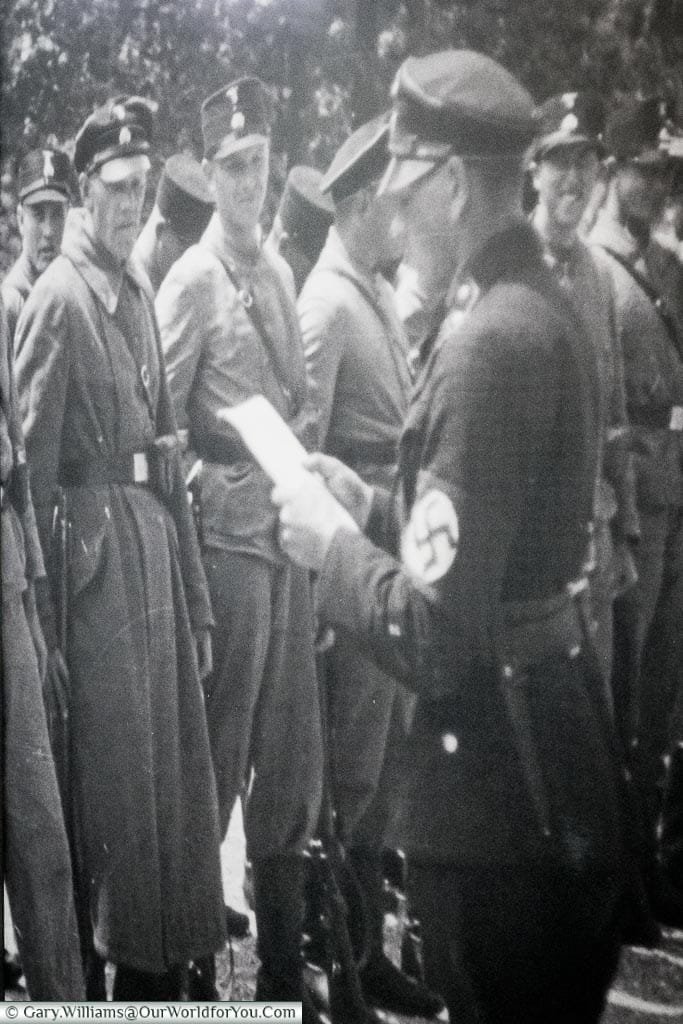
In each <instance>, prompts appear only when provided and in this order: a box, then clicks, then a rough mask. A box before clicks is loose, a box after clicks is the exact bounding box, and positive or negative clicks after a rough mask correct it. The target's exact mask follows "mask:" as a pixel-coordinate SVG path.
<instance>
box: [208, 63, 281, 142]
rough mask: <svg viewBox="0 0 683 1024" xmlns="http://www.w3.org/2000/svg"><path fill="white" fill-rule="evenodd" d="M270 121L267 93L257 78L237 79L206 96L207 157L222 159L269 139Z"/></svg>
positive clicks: (270, 113) (269, 105)
mask: <svg viewBox="0 0 683 1024" xmlns="http://www.w3.org/2000/svg"><path fill="white" fill-rule="evenodd" d="M271 121H272V112H271V104H270V99H269V96H268V93H267V91H266V88H265V86H264V84H263V82H262V81H261V80H260V78H256V77H255V76H249V75H248V76H245V77H243V78H237V79H235V81H234V82H231V83H230V84H229V85H226V86H223V88H221V89H218V90H217V91H216V92H214V93H212V94H211V96H208V97H207V98H206V99H205V100H204V102H203V103H202V106H201V126H202V137H203V140H204V157H205V159H206V160H222V159H223V158H224V157H226V156H229V154H230V153H234V152H237V151H238V150H240V149H246V148H247V147H248V146H251V145H255V144H256V143H259V142H266V141H267V140H268V139H269V138H270V127H271Z"/></svg>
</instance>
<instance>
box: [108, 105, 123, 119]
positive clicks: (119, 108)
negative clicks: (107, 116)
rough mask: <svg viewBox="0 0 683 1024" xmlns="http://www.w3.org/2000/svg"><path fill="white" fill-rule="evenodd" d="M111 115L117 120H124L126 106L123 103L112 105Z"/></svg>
mask: <svg viewBox="0 0 683 1024" xmlns="http://www.w3.org/2000/svg"><path fill="white" fill-rule="evenodd" d="M111 115H112V117H115V118H116V120H117V121H123V120H124V119H125V117H126V108H125V107H124V106H123V105H122V104H121V103H117V104H116V106H115V107H112V111H111Z"/></svg>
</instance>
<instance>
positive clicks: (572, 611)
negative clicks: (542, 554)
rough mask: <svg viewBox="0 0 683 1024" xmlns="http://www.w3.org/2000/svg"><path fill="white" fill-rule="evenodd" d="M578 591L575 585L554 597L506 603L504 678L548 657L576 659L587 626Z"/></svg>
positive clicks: (502, 638)
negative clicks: (579, 607) (578, 598)
mask: <svg viewBox="0 0 683 1024" xmlns="http://www.w3.org/2000/svg"><path fill="white" fill-rule="evenodd" d="M577 592H580V588H579V587H578V585H571V588H570V587H568V588H567V590H566V591H564V592H563V593H561V594H557V595H556V596H553V597H549V598H543V599H540V600H531V601H510V602H506V603H505V604H504V605H503V606H502V609H501V624H500V630H499V636H498V654H499V657H500V659H501V661H502V664H503V676H504V677H510V676H511V675H512V674H513V673H514V671H515V669H519V668H524V667H527V666H530V665H534V664H538V663H539V662H542V661H544V660H545V659H546V658H551V657H565V658H566V657H569V658H575V657H576V656H577V655H578V654H580V653H581V649H582V646H583V629H582V623H581V616H580V612H579V609H578V608H577V605H576V601H575V594H576V593H577ZM506 670H507V671H506Z"/></svg>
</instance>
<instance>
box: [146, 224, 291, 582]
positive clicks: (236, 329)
mask: <svg viewBox="0 0 683 1024" xmlns="http://www.w3.org/2000/svg"><path fill="white" fill-rule="evenodd" d="M226 266H228V267H229V268H230V272H231V274H232V275H233V276H234V278H235V280H236V281H237V282H239V284H240V287H239V288H238V287H236V286H235V284H234V283H233V281H232V280H231V278H230V276H229V275H228V272H227V271H226ZM250 299H251V300H252V301H253V305H254V307H255V309H256V310H257V317H258V321H259V324H260V327H259V328H258V329H257V327H256V326H255V320H254V316H253V310H252V311H250V309H249V308H247V306H246V305H245V302H246V303H249V300H250ZM156 311H157V317H158V321H159V328H160V331H161V338H162V343H163V347H164V353H165V357H166V369H167V372H168V381H169V386H170V389H171V395H172V397H173V403H174V406H175V412H176V417H177V420H178V426H179V428H180V429H189V432H190V446H191V447H192V448H193V450H194V451H195V452H196V453H197V455H199V456H200V457H203V458H204V469H203V473H202V522H203V531H204V540H205V543H206V544H207V545H208V546H213V547H217V548H222V549H223V550H233V551H242V552H244V553H247V554H255V555H260V556H261V557H264V558H267V559H268V560H270V561H275V562H279V561H281V560H282V558H283V556H282V554H281V552H280V550H279V547H278V545H277V539H276V529H275V526H276V521H277V513H276V510H275V508H274V506H273V505H272V503H271V501H270V492H271V489H272V484H271V483H270V481H269V480H268V478H267V477H266V475H265V473H264V472H263V471H262V470H261V469H259V468H258V466H256V464H255V463H254V462H253V461H252V460H251V459H249V458H248V457H247V456H246V453H244V454H242V455H238V456H237V457H236V458H235V459H231V460H230V462H229V464H222V463H219V462H217V461H213V460H212V459H211V458H210V457H209V458H206V457H204V455H203V450H202V449H203V446H204V445H206V444H207V443H208V441H209V440H210V439H213V438H218V439H220V440H224V441H226V442H230V443H233V442H234V441H235V434H234V432H233V431H232V429H231V428H230V426H229V425H228V424H227V423H224V422H222V421H221V420H220V419H219V418H218V415H217V414H218V413H219V411H220V410H221V409H223V408H224V407H225V406H232V405H236V404H238V403H239V402H242V401H244V400H245V399H246V398H249V397H251V396H252V395H257V394H261V395H265V397H266V398H267V399H268V400H269V402H270V403H271V405H273V406H274V407H275V409H276V410H277V411H278V412H279V413H280V415H281V416H282V417H283V418H284V419H285V420H286V421H287V422H288V423H289V424H290V425H292V426H294V428H295V430H297V429H298V425H299V422H300V421H299V420H298V417H300V416H302V413H303V409H304V402H305V397H306V371H305V366H304V356H303V348H302V345H301V335H300V332H299V324H298V319H297V315H296V305H295V292H294V281H293V277H292V272H291V270H290V268H289V267H288V265H287V263H286V261H285V260H284V259H283V258H282V257H280V256H278V255H277V254H275V253H272V252H270V251H268V252H267V251H266V250H265V249H264V248H261V249H259V251H258V253H257V254H256V256H255V257H253V258H248V257H245V256H244V255H240V253H239V252H237V250H236V249H235V247H234V245H232V244H231V242H230V239H229V238H228V237H227V236H226V235H225V233H224V231H223V228H222V226H221V222H220V219H219V217H218V215H217V214H216V215H214V217H213V218H212V220H211V221H210V223H209V226H208V228H207V229H206V232H205V233H204V235H203V237H202V239H201V241H200V243H199V244H198V245H195V246H191V247H190V248H189V249H188V250H187V251H186V252H185V253H184V254H183V256H181V258H180V259H179V260H178V261H177V263H175V264H174V265H173V267H172V268H171V270H170V271H169V273H168V275H167V276H166V278H165V279H164V281H163V283H162V285H161V288H160V289H159V292H158V294H157V298H156ZM302 429H303V427H302Z"/></svg>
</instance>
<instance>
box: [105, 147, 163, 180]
mask: <svg viewBox="0 0 683 1024" xmlns="http://www.w3.org/2000/svg"><path fill="white" fill-rule="evenodd" d="M150 167H151V164H150V162H149V157H148V156H146V155H145V154H144V153H136V154H133V155H131V156H116V157H113V159H111V160H106V161H105V162H104V163H103V164H100V166H99V168H98V171H99V175H100V178H101V179H102V181H104V182H105V183H106V184H107V185H113V184H115V183H116V182H117V181H123V180H124V178H128V177H130V175H131V174H144V173H146V172H147V171H148V170H149V169H150Z"/></svg>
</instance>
